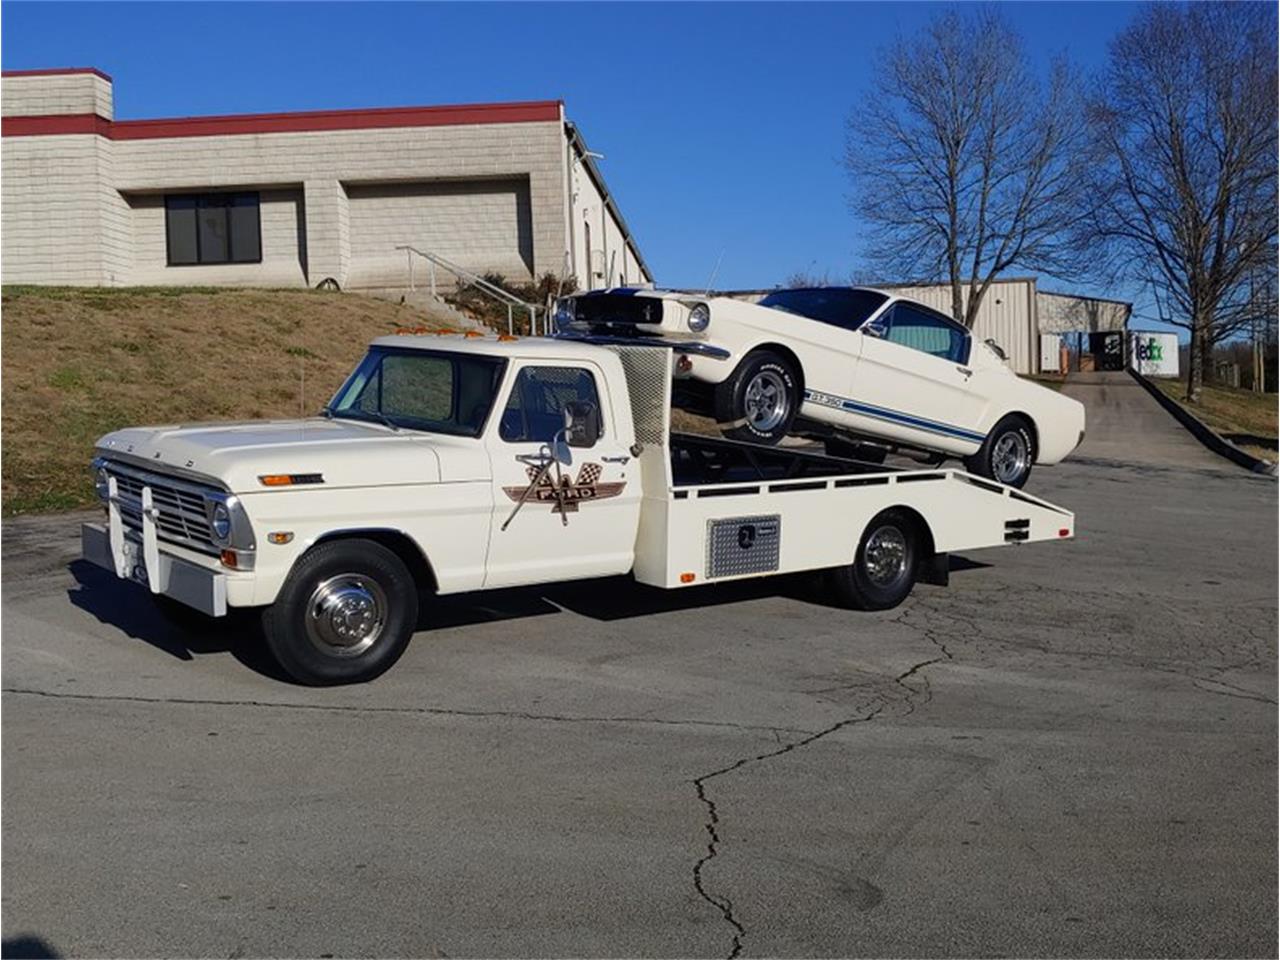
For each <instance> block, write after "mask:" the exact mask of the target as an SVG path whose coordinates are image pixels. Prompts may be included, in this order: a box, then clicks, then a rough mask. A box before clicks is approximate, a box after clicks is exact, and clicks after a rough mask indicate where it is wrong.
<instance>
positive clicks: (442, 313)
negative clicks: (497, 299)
mask: <svg viewBox="0 0 1280 960" xmlns="http://www.w3.org/2000/svg"><path fill="white" fill-rule="evenodd" d="M352 292H353V293H361V294H364V295H365V296H369V297H377V298H378V299H379V300H390V301H391V302H392V303H403V304H405V305H406V306H410V307H414V308H415V309H418V310H421V311H422V312H423V313H425V314H426V315H427V317H428V318H429V319H431V320H433V321H435V322H437V323H442V324H447V325H448V326H450V327H457V328H458V329H459V330H479V331H482V332H485V333H489V332H491V331H490V330H489V328H488V327H486V326H485V325H484V324H482V323H480V322H479V321H478V320H476V319H475V318H474V317H471V316H468V315H467V314H465V313H463V312H462V311H461V310H458V309H456V308H454V307H451V306H450V305H449V304H447V303H445V302H444V301H443V300H441V299H440V298H439V297H433V296H432V295H431V294H430V292H429V291H426V290H409V289H408V288H406V287H375V288H370V289H364V290H353V291H352Z"/></svg>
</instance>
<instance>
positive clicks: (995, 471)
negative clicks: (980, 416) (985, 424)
mask: <svg viewBox="0 0 1280 960" xmlns="http://www.w3.org/2000/svg"><path fill="white" fill-rule="evenodd" d="M1035 459H1036V444H1035V438H1034V437H1033V436H1032V434H1031V424H1029V423H1028V422H1027V421H1026V419H1025V418H1023V417H1020V416H1018V415H1017V414H1011V415H1009V416H1007V417H1005V418H1004V419H1003V420H1001V421H1000V422H999V423H997V424H996V425H995V427H994V428H992V430H991V432H990V433H989V434H987V439H986V440H984V441H983V443H982V446H981V447H980V448H979V449H978V452H977V453H975V454H974V455H973V456H972V457H966V458H965V461H964V465H965V468H966V469H967V470H968V471H969V472H970V473H976V474H977V475H978V476H980V477H986V478H987V479H988V480H994V481H996V483H1003V484H1007V485H1008V486H1010V487H1014V488H1016V489H1018V490H1021V489H1022V488H1023V487H1024V486H1026V484H1027V478H1028V477H1030V476H1031V465H1032V464H1033V463H1035Z"/></svg>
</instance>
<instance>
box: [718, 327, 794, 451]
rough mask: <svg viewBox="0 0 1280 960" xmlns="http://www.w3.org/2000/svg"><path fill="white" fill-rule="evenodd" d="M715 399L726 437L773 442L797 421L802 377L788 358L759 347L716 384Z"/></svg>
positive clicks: (784, 434) (757, 441)
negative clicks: (800, 379)
mask: <svg viewBox="0 0 1280 960" xmlns="http://www.w3.org/2000/svg"><path fill="white" fill-rule="evenodd" d="M715 401H716V403H715V405H716V411H715V412H716V419H717V420H718V421H719V422H720V423H721V425H722V426H721V429H722V430H723V432H724V435H725V436H727V437H731V438H732V439H734V440H749V441H752V442H754V443H764V444H769V445H772V444H775V443H777V442H778V441H779V440H781V439H782V438H783V437H785V436H786V435H787V431H788V430H790V429H791V423H792V421H793V420H795V417H796V411H797V410H798V409H799V407H800V389H799V377H798V376H797V373H796V370H795V368H794V366H793V365H792V363H791V362H790V361H789V360H787V359H786V358H785V357H783V356H780V355H779V354H776V353H774V352H773V351H771V350H757V351H756V352H754V353H750V354H748V355H747V357H746V359H744V360H743V361H742V363H740V364H738V368H737V369H736V370H735V371H734V372H733V373H732V374H731V375H730V376H729V378H728V379H727V380H725V382H724V383H721V384H719V385H718V386H717V387H716V396H715Z"/></svg>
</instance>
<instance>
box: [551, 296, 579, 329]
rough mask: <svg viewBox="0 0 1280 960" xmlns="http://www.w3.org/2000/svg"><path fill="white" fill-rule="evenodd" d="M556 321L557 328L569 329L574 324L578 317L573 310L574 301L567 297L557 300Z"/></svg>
mask: <svg viewBox="0 0 1280 960" xmlns="http://www.w3.org/2000/svg"><path fill="white" fill-rule="evenodd" d="M554 319H555V322H556V329H557V330H567V329H569V327H570V326H572V325H573V321H574V320H575V319H576V317H575V315H574V311H573V301H572V300H570V299H568V298H566V299H562V300H557V301H556V312H555V317H554Z"/></svg>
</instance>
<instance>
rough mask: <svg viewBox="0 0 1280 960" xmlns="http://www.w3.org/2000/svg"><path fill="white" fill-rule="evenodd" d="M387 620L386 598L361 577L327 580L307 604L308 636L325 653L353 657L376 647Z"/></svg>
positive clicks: (357, 575)
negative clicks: (375, 644) (374, 645)
mask: <svg viewBox="0 0 1280 960" xmlns="http://www.w3.org/2000/svg"><path fill="white" fill-rule="evenodd" d="M386 620H387V596H386V594H385V593H383V591H382V588H381V587H380V586H378V584H377V583H376V582H375V581H373V580H372V579H370V578H369V577H366V576H364V575H363V574H359V573H343V574H339V575H338V576H336V577H330V578H329V579H328V580H325V581H324V582H323V583H321V584H320V585H319V586H317V587H316V589H315V590H314V591H313V592H312V594H311V599H310V600H309V601H308V603H307V616H306V626H307V636H308V637H309V638H310V640H311V642H312V643H313V644H314V645H315V646H316V647H317V648H318V649H319V650H320V651H321V652H322V653H325V654H328V655H329V656H335V657H354V656H357V655H359V654H361V653H364V651H366V650H368V649H369V648H370V647H371V646H373V644H374V641H376V640H377V639H378V637H379V636H380V635H381V634H382V628H383V626H384V625H385V624H386Z"/></svg>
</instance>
